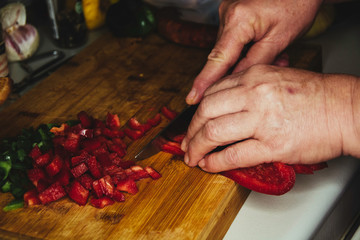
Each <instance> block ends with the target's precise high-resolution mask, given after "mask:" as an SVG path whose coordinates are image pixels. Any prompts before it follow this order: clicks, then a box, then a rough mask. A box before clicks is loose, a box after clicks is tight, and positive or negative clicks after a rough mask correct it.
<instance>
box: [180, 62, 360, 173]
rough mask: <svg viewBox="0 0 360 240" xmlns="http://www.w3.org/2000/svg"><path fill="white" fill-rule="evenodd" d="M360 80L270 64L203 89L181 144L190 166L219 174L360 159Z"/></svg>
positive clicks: (251, 69) (186, 161)
mask: <svg viewBox="0 0 360 240" xmlns="http://www.w3.org/2000/svg"><path fill="white" fill-rule="evenodd" d="M357 80H359V79H357V78H356V77H353V76H347V75H340V74H337V75H335V74H333V75H330V74H329V75H327V74H320V73H313V72H309V71H305V70H299V69H292V68H281V67H275V66H268V65H254V66H252V67H250V68H249V69H247V70H245V71H243V72H239V73H237V74H233V75H230V76H228V77H226V78H225V79H223V80H222V81H219V82H217V83H216V84H215V85H213V86H212V87H210V88H209V89H208V90H207V91H206V92H205V94H204V98H203V100H202V101H201V103H200V105H199V107H198V109H197V111H196V113H195V115H194V117H193V120H192V121H191V123H190V125H189V128H188V132H187V135H186V136H185V138H184V141H183V143H182V150H184V151H185V152H186V154H185V158H184V160H185V163H187V164H188V165H189V166H191V167H193V166H196V165H199V166H200V167H201V168H202V169H203V170H205V171H208V172H220V171H224V170H229V169H235V168H238V167H249V166H254V165H257V164H261V163H264V162H284V163H289V164H295V163H303V164H310V163H316V162H322V161H325V160H329V159H331V158H334V157H337V156H340V155H341V154H352V155H358V156H360V152H359V150H358V149H359V148H358V146H360V131H359V129H356V124H355V123H354V120H355V119H356V118H358V117H360V116H359V115H360V97H359V96H360V88H359V87H357V88H356V87H355V86H358V85H360V81H357ZM354 99H355V100H354ZM356 99H357V100H356ZM355 105H356V106H357V107H356V109H355V110H354V109H353V108H354V106H355ZM355 113H357V114H358V115H357V116H354V114H355ZM357 121H358V120H357ZM357 125H360V121H359V123H357ZM229 144H231V145H230V146H228V147H227V148H225V149H223V150H221V151H219V152H211V151H212V150H214V149H215V148H216V147H217V146H226V145H229Z"/></svg>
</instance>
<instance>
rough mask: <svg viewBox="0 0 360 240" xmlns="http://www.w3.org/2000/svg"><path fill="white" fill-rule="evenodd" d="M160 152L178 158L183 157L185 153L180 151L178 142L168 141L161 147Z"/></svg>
mask: <svg viewBox="0 0 360 240" xmlns="http://www.w3.org/2000/svg"><path fill="white" fill-rule="evenodd" d="M161 151H163V152H167V153H171V154H174V155H178V156H184V155H185V152H184V151H183V150H181V145H180V143H178V142H171V141H168V142H166V143H164V144H163V145H161Z"/></svg>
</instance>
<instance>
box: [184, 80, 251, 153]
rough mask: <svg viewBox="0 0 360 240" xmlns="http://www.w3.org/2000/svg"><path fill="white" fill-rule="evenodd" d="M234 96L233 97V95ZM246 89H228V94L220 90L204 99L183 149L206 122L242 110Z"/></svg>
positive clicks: (185, 138)
mask: <svg viewBox="0 0 360 240" xmlns="http://www.w3.org/2000/svg"><path fill="white" fill-rule="evenodd" d="M232 96H233V97H232ZM245 96H246V94H245V90H244V89H243V88H241V87H238V88H230V89H227V91H226V94H224V93H223V92H221V91H219V92H216V93H214V94H212V95H209V96H207V97H206V98H204V99H203V100H202V102H201V103H200V105H199V107H198V109H197V110H196V112H195V114H194V116H193V119H192V120H191V122H190V124H189V127H188V129H187V133H186V136H185V137H184V139H183V141H182V144H181V149H182V150H183V151H184V152H186V151H187V146H188V141H189V139H191V138H192V137H193V136H194V135H195V134H196V133H197V132H198V131H199V130H200V129H201V128H202V127H203V126H204V124H205V123H206V122H208V121H209V120H211V119H214V118H218V117H220V116H223V115H227V114H231V113H236V112H241V111H242V110H243V108H244V106H245V100H246V97H245Z"/></svg>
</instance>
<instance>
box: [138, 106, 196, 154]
mask: <svg viewBox="0 0 360 240" xmlns="http://www.w3.org/2000/svg"><path fill="white" fill-rule="evenodd" d="M197 106H198V105H191V106H189V107H187V108H185V109H184V110H183V111H182V112H181V113H180V114H179V115H177V116H176V118H175V119H174V120H173V121H171V122H170V123H169V124H168V125H167V126H166V127H165V128H164V129H163V130H161V131H160V132H159V133H158V134H157V135H156V136H155V137H154V138H153V139H152V140H151V141H150V142H149V143H148V144H147V145H146V146H145V147H143V148H142V149H141V150H140V152H139V153H138V154H137V155H136V156H135V160H136V161H140V160H144V159H146V158H149V157H151V156H153V155H155V154H157V153H158V152H160V151H161V146H162V144H164V143H166V142H167V141H169V140H170V141H171V140H172V139H173V138H174V137H175V136H177V135H179V134H183V133H185V132H186V131H187V128H188V126H189V124H190V122H191V119H192V117H193V115H194V113H195V112H196V109H197Z"/></svg>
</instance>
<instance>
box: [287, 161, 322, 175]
mask: <svg viewBox="0 0 360 240" xmlns="http://www.w3.org/2000/svg"><path fill="white" fill-rule="evenodd" d="M291 166H292V167H293V168H294V171H295V173H298V174H313V173H314V171H318V170H321V169H324V168H327V167H328V165H327V163H326V162H322V163H315V164H293V165H291Z"/></svg>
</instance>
